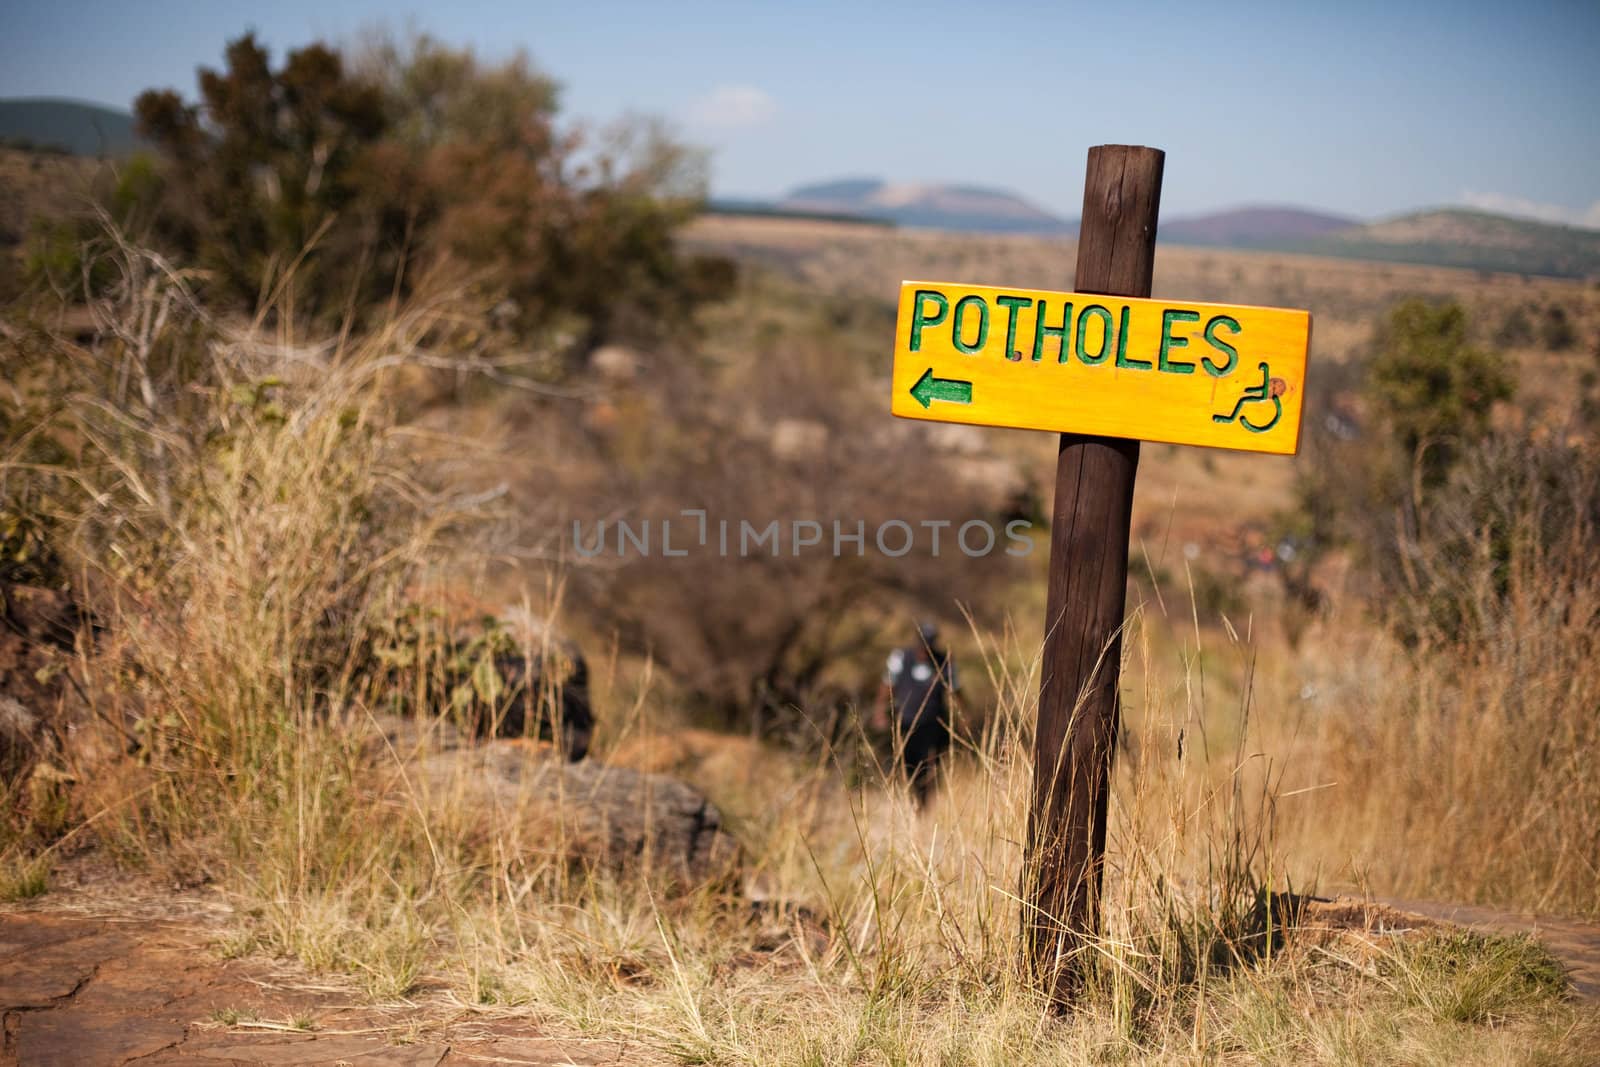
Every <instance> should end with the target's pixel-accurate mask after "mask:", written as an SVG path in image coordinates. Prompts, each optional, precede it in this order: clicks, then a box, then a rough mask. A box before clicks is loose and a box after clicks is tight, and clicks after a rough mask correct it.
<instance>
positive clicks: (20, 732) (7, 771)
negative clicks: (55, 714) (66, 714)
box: [0, 694, 44, 791]
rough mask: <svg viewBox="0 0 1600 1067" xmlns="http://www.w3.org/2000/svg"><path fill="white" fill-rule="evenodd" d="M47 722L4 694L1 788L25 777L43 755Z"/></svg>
mask: <svg viewBox="0 0 1600 1067" xmlns="http://www.w3.org/2000/svg"><path fill="white" fill-rule="evenodd" d="M43 733H44V724H43V723H42V722H41V721H40V719H39V717H38V716H37V715H35V714H33V712H31V711H29V710H28V709H27V708H25V707H23V705H22V702H21V701H19V700H16V699H15V698H13V697H8V696H5V695H4V694H0V791H4V790H5V789H6V788H7V787H8V786H10V785H11V784H12V783H14V782H16V781H18V780H19V779H21V777H22V776H23V775H24V774H25V773H26V772H27V770H28V768H29V767H31V766H33V763H34V760H36V759H37V758H38V756H39V748H40V743H41V740H42V736H43Z"/></svg>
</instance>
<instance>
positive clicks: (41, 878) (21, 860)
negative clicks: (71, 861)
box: [0, 851, 51, 903]
mask: <svg viewBox="0 0 1600 1067" xmlns="http://www.w3.org/2000/svg"><path fill="white" fill-rule="evenodd" d="M50 867H51V864H50V857H49V855H47V854H40V855H37V856H30V855H27V854H26V853H23V852H20V851H19V852H15V853H12V854H8V855H6V856H4V857H0V902H3V903H11V902H14V901H18V900H31V899H32V898H34V897H40V896H43V895H44V894H45V893H46V892H47V891H48V890H49V888H50Z"/></svg>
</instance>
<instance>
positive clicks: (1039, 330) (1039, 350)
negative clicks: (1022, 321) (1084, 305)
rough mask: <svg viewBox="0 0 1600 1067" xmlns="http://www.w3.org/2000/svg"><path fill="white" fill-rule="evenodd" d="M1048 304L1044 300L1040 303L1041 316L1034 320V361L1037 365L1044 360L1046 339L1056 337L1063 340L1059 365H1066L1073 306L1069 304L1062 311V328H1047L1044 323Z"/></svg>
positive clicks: (1058, 360)
mask: <svg viewBox="0 0 1600 1067" xmlns="http://www.w3.org/2000/svg"><path fill="white" fill-rule="evenodd" d="M1047 303H1048V301H1044V300H1041V301H1039V315H1038V317H1037V318H1035V319H1034V327H1033V361H1034V362H1035V363H1037V362H1039V361H1040V360H1041V359H1043V358H1044V339H1045V338H1046V337H1051V336H1054V337H1059V338H1061V358H1059V359H1057V360H1056V362H1057V363H1065V362H1066V361H1067V347H1068V346H1067V327H1068V326H1070V325H1072V305H1071V304H1068V305H1067V306H1066V307H1064V308H1062V309H1061V325H1060V326H1046V325H1045V321H1044V317H1045V313H1046V311H1047V308H1046V306H1045V305H1046V304H1047Z"/></svg>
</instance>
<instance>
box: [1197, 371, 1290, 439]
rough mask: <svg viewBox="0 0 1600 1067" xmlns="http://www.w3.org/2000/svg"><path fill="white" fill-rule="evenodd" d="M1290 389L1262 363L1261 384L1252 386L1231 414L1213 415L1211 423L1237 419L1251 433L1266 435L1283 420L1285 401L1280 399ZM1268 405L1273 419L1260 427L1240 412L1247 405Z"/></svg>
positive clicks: (1240, 398)
mask: <svg viewBox="0 0 1600 1067" xmlns="http://www.w3.org/2000/svg"><path fill="white" fill-rule="evenodd" d="M1288 388H1289V386H1288V384H1287V383H1286V382H1285V381H1284V380H1283V379H1282V378H1274V377H1272V371H1271V369H1270V368H1268V366H1267V365H1266V364H1265V363H1262V364H1261V384H1260V385H1252V386H1250V387H1249V388H1248V389H1246V390H1245V391H1244V393H1243V394H1242V395H1241V396H1240V397H1239V402H1238V403H1236V404H1234V405H1233V410H1232V411H1231V412H1229V413H1228V414H1226V415H1212V416H1211V421H1212V422H1232V421H1234V420H1235V419H1238V420H1239V425H1241V426H1243V427H1244V428H1245V429H1247V430H1249V431H1250V432H1251V433H1266V432H1267V431H1268V430H1270V429H1272V428H1273V427H1274V426H1276V425H1278V420H1279V419H1281V418H1283V401H1282V400H1281V399H1279V398H1280V397H1282V396H1283V394H1284V392H1285V391H1286V390H1287V389H1288ZM1268 403H1270V404H1271V405H1272V418H1270V419H1268V420H1267V421H1266V423H1265V424H1262V425H1258V424H1257V423H1254V422H1251V421H1250V418H1249V416H1247V415H1241V414H1240V412H1241V411H1243V410H1244V406H1245V405H1246V404H1268Z"/></svg>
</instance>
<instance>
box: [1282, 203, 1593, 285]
mask: <svg viewBox="0 0 1600 1067" xmlns="http://www.w3.org/2000/svg"><path fill="white" fill-rule="evenodd" d="M1279 247H1281V248H1283V249H1284V250H1287V251H1301V252H1312V253H1316V254H1319V255H1331V256H1347V257H1350V258H1354V259H1380V260H1390V261H1393V262H1397V263H1425V264H1430V265H1433V266H1439V267H1464V268H1466V269H1469V270H1483V271H1507V272H1510V273H1515V274H1548V275H1553V276H1556V277H1564V278H1591V277H1593V278H1600V230H1584V229H1579V228H1577V227H1575V226H1559V225H1554V224H1551V223H1547V222H1534V221H1531V220H1527V219H1514V218H1508V217H1506V216H1504V215H1490V214H1487V213H1485V212H1482V211H1464V210H1460V209H1455V208H1445V209H1441V210H1437V211H1421V212H1417V213H1415V214H1411V215H1402V216H1400V217H1399V218H1394V219H1388V220H1386V221H1383V222H1377V223H1373V224H1372V225H1370V226H1355V227H1352V228H1350V229H1346V230H1338V231H1336V232H1333V233H1328V234H1324V235H1322V236H1319V237H1314V238H1311V239H1309V240H1305V241H1297V242H1286V243H1285V244H1283V245H1281V246H1279Z"/></svg>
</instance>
